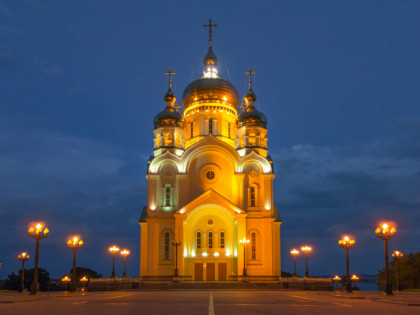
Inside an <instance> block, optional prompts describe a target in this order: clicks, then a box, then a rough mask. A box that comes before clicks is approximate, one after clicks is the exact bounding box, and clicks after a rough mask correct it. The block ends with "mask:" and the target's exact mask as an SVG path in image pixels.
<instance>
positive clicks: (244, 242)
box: [239, 237, 249, 276]
mask: <svg viewBox="0 0 420 315" xmlns="http://www.w3.org/2000/svg"><path fill="white" fill-rule="evenodd" d="M239 244H241V245H242V246H243V247H244V270H243V275H244V276H246V254H245V251H246V245H247V244H249V240H248V239H247V238H246V237H244V238H243V239H241V240H239Z"/></svg>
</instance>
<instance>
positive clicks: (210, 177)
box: [206, 171, 215, 180]
mask: <svg viewBox="0 0 420 315" xmlns="http://www.w3.org/2000/svg"><path fill="white" fill-rule="evenodd" d="M206 177H207V178H208V179H210V180H212V179H214V177H215V174H214V172H213V171H208V172H207V173H206Z"/></svg>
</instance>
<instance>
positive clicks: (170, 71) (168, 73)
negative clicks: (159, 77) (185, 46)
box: [165, 68, 175, 89]
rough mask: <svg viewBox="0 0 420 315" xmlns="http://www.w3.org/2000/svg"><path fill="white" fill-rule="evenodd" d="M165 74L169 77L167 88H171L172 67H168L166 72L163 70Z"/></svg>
mask: <svg viewBox="0 0 420 315" xmlns="http://www.w3.org/2000/svg"><path fill="white" fill-rule="evenodd" d="M165 74H166V75H167V76H168V78H169V89H172V77H173V76H174V74H175V72H172V69H171V68H169V70H168V72H165Z"/></svg>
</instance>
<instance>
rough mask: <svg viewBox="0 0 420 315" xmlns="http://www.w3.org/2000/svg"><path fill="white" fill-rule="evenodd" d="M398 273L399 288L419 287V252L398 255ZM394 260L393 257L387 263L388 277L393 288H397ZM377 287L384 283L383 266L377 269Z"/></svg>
mask: <svg viewBox="0 0 420 315" xmlns="http://www.w3.org/2000/svg"><path fill="white" fill-rule="evenodd" d="M398 259H399V273H400V287H401V289H419V288H420V252H419V253H415V254H413V253H409V254H408V255H406V256H402V257H399V258H398ZM396 266H397V263H396V260H395V257H394V259H393V260H392V261H391V263H390V264H389V279H390V281H391V282H392V287H393V288H394V290H395V289H396V288H397V278H396ZM377 277H378V287H379V289H383V287H384V283H385V268H383V269H382V270H379V271H378V275H377Z"/></svg>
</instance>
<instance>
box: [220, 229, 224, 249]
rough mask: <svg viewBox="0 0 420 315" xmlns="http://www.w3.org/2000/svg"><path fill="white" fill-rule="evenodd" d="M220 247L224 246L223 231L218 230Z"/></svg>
mask: <svg viewBox="0 0 420 315" xmlns="http://www.w3.org/2000/svg"><path fill="white" fill-rule="evenodd" d="M220 248H225V232H220Z"/></svg>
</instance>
